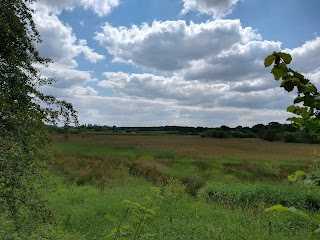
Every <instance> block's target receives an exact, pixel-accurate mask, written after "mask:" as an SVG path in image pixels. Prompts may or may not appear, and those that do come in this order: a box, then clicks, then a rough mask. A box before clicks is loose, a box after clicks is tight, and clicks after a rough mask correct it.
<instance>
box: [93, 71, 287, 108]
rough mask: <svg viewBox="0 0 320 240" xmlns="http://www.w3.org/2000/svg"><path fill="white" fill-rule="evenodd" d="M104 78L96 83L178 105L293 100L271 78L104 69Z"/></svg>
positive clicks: (279, 104)
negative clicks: (202, 78) (220, 78)
mask: <svg viewBox="0 0 320 240" xmlns="http://www.w3.org/2000/svg"><path fill="white" fill-rule="evenodd" d="M104 75H105V76H106V77H107V80H105V81H101V82H99V84H98V85H99V86H101V87H106V88H112V89H113V90H114V91H115V92H117V93H118V94H121V95H122V96H124V97H127V98H133V99H146V100H148V99H149V100H162V101H164V102H166V101H170V102H172V103H174V104H176V105H177V106H185V107H187V106H198V107H199V108H201V109H203V110H204V109H211V108H215V107H221V108H223V107H227V108H229V107H231V108H232V107H237V108H238V107H240V108H247V109H279V108H280V109H283V106H284V105H285V104H290V103H291V102H292V96H291V95H288V94H286V93H285V92H284V91H282V90H281V89H279V88H278V87H276V88H275V86H276V85H277V84H278V83H277V82H275V81H274V80H272V79H270V81H267V82H266V81H265V80H264V79H257V80H255V81H244V82H238V83H233V82H224V83H215V82H207V83H203V82H199V81H187V80H184V79H182V78H181V77H177V76H174V77H168V78H166V77H161V76H156V75H152V74H127V73H123V72H106V73H105V74H104Z"/></svg>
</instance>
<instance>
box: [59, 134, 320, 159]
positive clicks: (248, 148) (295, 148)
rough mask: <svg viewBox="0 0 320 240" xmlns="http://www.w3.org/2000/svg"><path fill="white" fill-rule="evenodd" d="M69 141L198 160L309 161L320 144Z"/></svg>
mask: <svg viewBox="0 0 320 240" xmlns="http://www.w3.org/2000/svg"><path fill="white" fill-rule="evenodd" d="M53 140H54V142H61V141H65V140H64V138H63V135H54V137H53ZM68 141H70V142H73V143H79V144H81V145H82V144H84V145H95V146H108V147H131V148H135V149H138V150H144V149H145V150H160V151H171V152H173V153H175V154H178V155H179V156H184V157H192V158H194V157H196V158H202V159H226V158H227V159H238V160H257V161H259V160H271V161H272V160H290V161H307V162H311V161H312V160H313V158H312V154H313V153H314V152H315V151H320V144H296V143H283V142H267V141H263V140H261V139H234V138H230V139H214V138H201V137H200V136H186V135H164V136H141V135H107V134H88V135H87V136H86V137H85V138H82V137H81V136H80V135H77V134H71V135H70V136H69V140H68Z"/></svg>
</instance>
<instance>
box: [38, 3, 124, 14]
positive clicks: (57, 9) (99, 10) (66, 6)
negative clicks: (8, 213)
mask: <svg viewBox="0 0 320 240" xmlns="http://www.w3.org/2000/svg"><path fill="white" fill-rule="evenodd" d="M37 4H38V5H43V6H46V7H47V8H48V10H50V12H52V13H54V14H60V13H61V12H62V11H63V10H73V9H74V8H76V7H80V6H81V7H84V8H85V9H91V10H93V11H94V12H95V13H96V14H97V15H98V16H99V17H102V16H105V15H107V14H109V13H110V12H111V10H112V8H115V7H117V6H118V5H119V4H120V0H41V1H39V2H38V3H37Z"/></svg>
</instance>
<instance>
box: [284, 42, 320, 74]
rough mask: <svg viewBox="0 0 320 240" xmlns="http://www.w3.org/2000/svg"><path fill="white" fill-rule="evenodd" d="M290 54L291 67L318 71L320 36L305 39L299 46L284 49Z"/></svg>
mask: <svg viewBox="0 0 320 240" xmlns="http://www.w3.org/2000/svg"><path fill="white" fill-rule="evenodd" d="M284 52H288V53H290V54H291V55H292V58H293V61H292V68H294V70H296V71H298V72H304V73H310V72H313V73H314V72H319V71H320V65H319V62H320V37H316V38H315V39H313V40H311V41H307V42H306V43H304V44H303V45H302V46H301V47H297V48H294V49H285V50H284Z"/></svg>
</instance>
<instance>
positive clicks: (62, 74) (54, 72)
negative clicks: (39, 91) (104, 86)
mask: <svg viewBox="0 0 320 240" xmlns="http://www.w3.org/2000/svg"><path fill="white" fill-rule="evenodd" d="M41 73H42V75H43V76H44V77H51V78H54V79H56V80H57V82H55V83H53V84H52V86H54V87H55V88H69V87H72V86H75V85H83V84H86V83H89V82H94V81H96V79H95V78H93V77H92V72H89V71H81V70H77V69H74V68H68V67H66V66H65V65H63V64H60V63H52V64H50V65H49V67H48V68H43V69H41Z"/></svg>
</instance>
